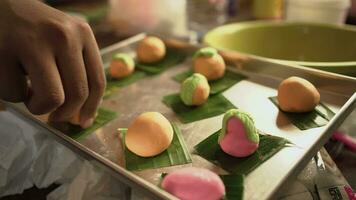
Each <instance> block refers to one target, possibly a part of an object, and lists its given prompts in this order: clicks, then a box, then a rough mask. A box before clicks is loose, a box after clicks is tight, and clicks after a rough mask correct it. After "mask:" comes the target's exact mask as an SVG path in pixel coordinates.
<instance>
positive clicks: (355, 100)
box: [1, 33, 356, 199]
mask: <svg viewBox="0 0 356 200" xmlns="http://www.w3.org/2000/svg"><path fill="white" fill-rule="evenodd" d="M145 36H146V34H145V33H141V34H138V35H135V36H133V37H130V38H128V39H126V40H123V41H121V42H118V43H116V44H113V45H111V46H108V47H106V48H104V49H102V50H101V51H100V52H101V55H102V56H103V55H104V54H106V53H108V52H110V51H111V50H113V49H118V48H122V47H125V46H126V45H129V44H131V43H132V42H135V41H137V40H139V39H142V38H143V37H145ZM201 46H204V45H194V47H196V48H199V47H201ZM251 58H252V59H257V60H261V61H263V62H268V63H271V64H275V65H283V66H285V67H290V68H294V69H298V70H302V71H306V72H309V73H318V74H321V75H325V76H331V77H335V78H337V79H343V80H348V81H352V82H355V83H356V78H351V77H348V76H343V75H339V74H334V73H330V72H325V71H321V70H316V69H310V68H306V67H302V66H298V65H286V64H285V63H278V62H271V61H268V60H264V59H261V58H255V57H253V56H251ZM1 102H2V103H4V104H5V106H6V107H8V108H9V110H10V111H14V114H15V115H16V116H18V117H20V118H22V119H23V120H25V121H26V122H29V123H30V124H32V125H35V126H36V127H38V128H40V129H42V130H44V132H46V133H47V134H48V135H50V136H51V137H53V138H54V139H55V140H56V141H57V142H59V143H61V144H63V145H65V146H66V147H68V148H69V149H71V150H72V151H73V152H75V153H77V154H79V155H80V156H81V157H83V158H84V159H87V160H89V161H93V162H94V164H97V165H99V166H100V167H103V168H104V170H106V171H108V172H109V173H110V174H111V175H113V176H115V177H116V178H118V179H119V180H120V181H122V182H123V183H125V184H127V185H129V186H130V187H133V188H137V189H139V190H140V191H142V192H143V193H145V194H146V195H148V196H150V197H153V198H155V199H157V198H158V199H177V198H175V197H174V196H172V195H171V194H169V193H167V192H166V191H164V190H160V189H158V188H157V187H156V186H155V185H153V184H152V183H150V182H148V181H146V180H144V179H143V178H141V177H139V176H138V175H135V174H134V173H133V172H130V171H128V170H126V169H125V168H124V167H120V166H119V165H117V164H115V163H113V162H111V161H110V160H108V159H107V158H105V157H103V156H101V155H99V154H98V153H96V152H94V151H92V150H90V149H89V148H88V147H86V146H84V145H82V144H80V143H79V142H78V141H76V140H74V139H72V138H70V137H69V136H67V135H65V134H63V133H62V132H60V131H58V130H56V129H54V128H52V127H51V126H49V125H47V124H45V123H43V122H42V121H40V120H39V119H37V118H35V117H33V116H32V115H31V114H30V113H28V112H26V111H24V110H22V109H21V108H19V106H18V105H17V104H13V103H8V102H4V101H1ZM355 107H356V92H354V93H353V94H352V96H351V97H350V98H349V99H348V101H347V102H346V103H345V104H344V105H343V106H342V107H341V109H340V110H339V112H337V113H336V115H335V117H334V118H333V119H332V120H331V121H330V122H329V123H328V124H327V125H326V128H325V131H324V135H327V136H324V137H322V138H321V140H322V142H321V143H323V144H325V142H326V141H327V139H328V138H329V137H330V136H331V135H332V133H333V131H334V130H336V129H337V128H338V127H339V125H340V124H341V123H342V122H343V120H344V119H345V118H346V117H347V116H348V115H349V114H350V113H351V112H352V111H353V109H354V108H355ZM319 143H320V142H319ZM318 146H319V145H316V144H315V145H313V146H312V147H311V148H310V149H309V150H308V151H307V155H308V157H310V159H311V158H312V157H313V156H314V152H317V151H318V150H319V148H318ZM305 157H306V156H305ZM310 159H303V160H304V162H299V163H298V164H297V165H296V166H295V167H294V168H292V169H291V170H290V172H289V176H286V177H285V179H284V180H283V181H281V182H280V184H279V187H276V188H275V189H274V191H271V192H270V193H269V196H267V197H264V198H273V197H275V195H276V192H277V191H278V189H279V188H281V187H282V186H284V187H286V186H285V185H286V184H284V183H287V182H288V181H290V180H291V179H293V178H294V177H295V176H296V175H297V174H298V173H299V171H301V170H302V169H303V167H304V166H305V165H306V164H307V163H308V162H309V160H310ZM283 184H284V185H283Z"/></svg>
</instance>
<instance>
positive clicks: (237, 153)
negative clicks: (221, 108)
mask: <svg viewBox="0 0 356 200" xmlns="http://www.w3.org/2000/svg"><path fill="white" fill-rule="evenodd" d="M259 141H260V139H259V135H258V132H257V129H256V127H255V123H254V121H253V119H252V117H251V116H250V115H249V114H247V113H245V112H242V111H240V110H238V109H231V110H229V111H227V112H226V113H225V115H224V118H223V124H222V129H221V132H220V135H219V145H220V147H221V149H222V150H223V151H224V152H225V153H227V154H229V155H231V156H234V157H246V156H249V155H251V154H253V153H254V152H255V151H256V150H257V148H258V145H259Z"/></svg>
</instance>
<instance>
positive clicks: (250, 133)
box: [219, 109, 260, 143]
mask: <svg viewBox="0 0 356 200" xmlns="http://www.w3.org/2000/svg"><path fill="white" fill-rule="evenodd" d="M231 117H235V118H237V119H239V120H240V121H241V122H242V123H243V124H244V127H245V132H246V133H247V138H248V139H249V140H250V141H251V142H254V143H258V142H259V140H260V137H259V135H258V131H257V129H256V127H255V122H254V120H253V119H252V117H251V116H250V115H249V114H248V113H246V112H243V111H241V110H239V109H231V110H229V111H227V112H226V113H225V115H224V119H223V124H222V129H221V133H220V136H219V141H220V140H222V139H223V138H224V136H225V134H226V126H227V122H228V121H229V119H230V118H231Z"/></svg>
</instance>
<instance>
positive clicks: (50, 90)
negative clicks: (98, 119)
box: [0, 0, 106, 127]
mask: <svg viewBox="0 0 356 200" xmlns="http://www.w3.org/2000/svg"><path fill="white" fill-rule="evenodd" d="M105 83H106V81H105V76H104V71H103V67H102V62H101V58H100V54H99V50H98V47H97V44H96V41H95V38H94V35H93V33H92V31H91V29H90V27H89V25H88V24H87V23H85V22H83V21H80V20H78V19H75V18H73V17H71V16H68V15H66V14H64V13H62V12H60V11H58V10H56V9H53V8H51V7H49V6H46V5H45V4H43V3H41V2H39V1H37V0H26V1H19V0H1V1H0V98H1V99H4V100H6V101H11V102H25V104H26V105H27V107H28V109H29V111H30V112H32V113H33V114H45V113H51V116H50V119H51V120H53V121H67V120H69V119H70V118H71V117H73V116H74V115H75V114H76V113H78V111H80V124H81V126H82V127H88V126H90V125H91V124H92V123H93V120H94V117H95V114H96V110H97V107H98V105H99V103H100V101H101V98H102V95H103V92H104V88H105Z"/></svg>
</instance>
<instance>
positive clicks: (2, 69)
mask: <svg viewBox="0 0 356 200" xmlns="http://www.w3.org/2000/svg"><path fill="white" fill-rule="evenodd" d="M1 57H2V59H1V63H0V98H1V99H3V100H5V101H10V102H22V101H24V100H25V99H26V96H27V79H26V76H25V74H24V72H23V70H22V69H21V66H20V64H19V63H18V62H16V60H15V59H11V58H9V57H6V56H1Z"/></svg>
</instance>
